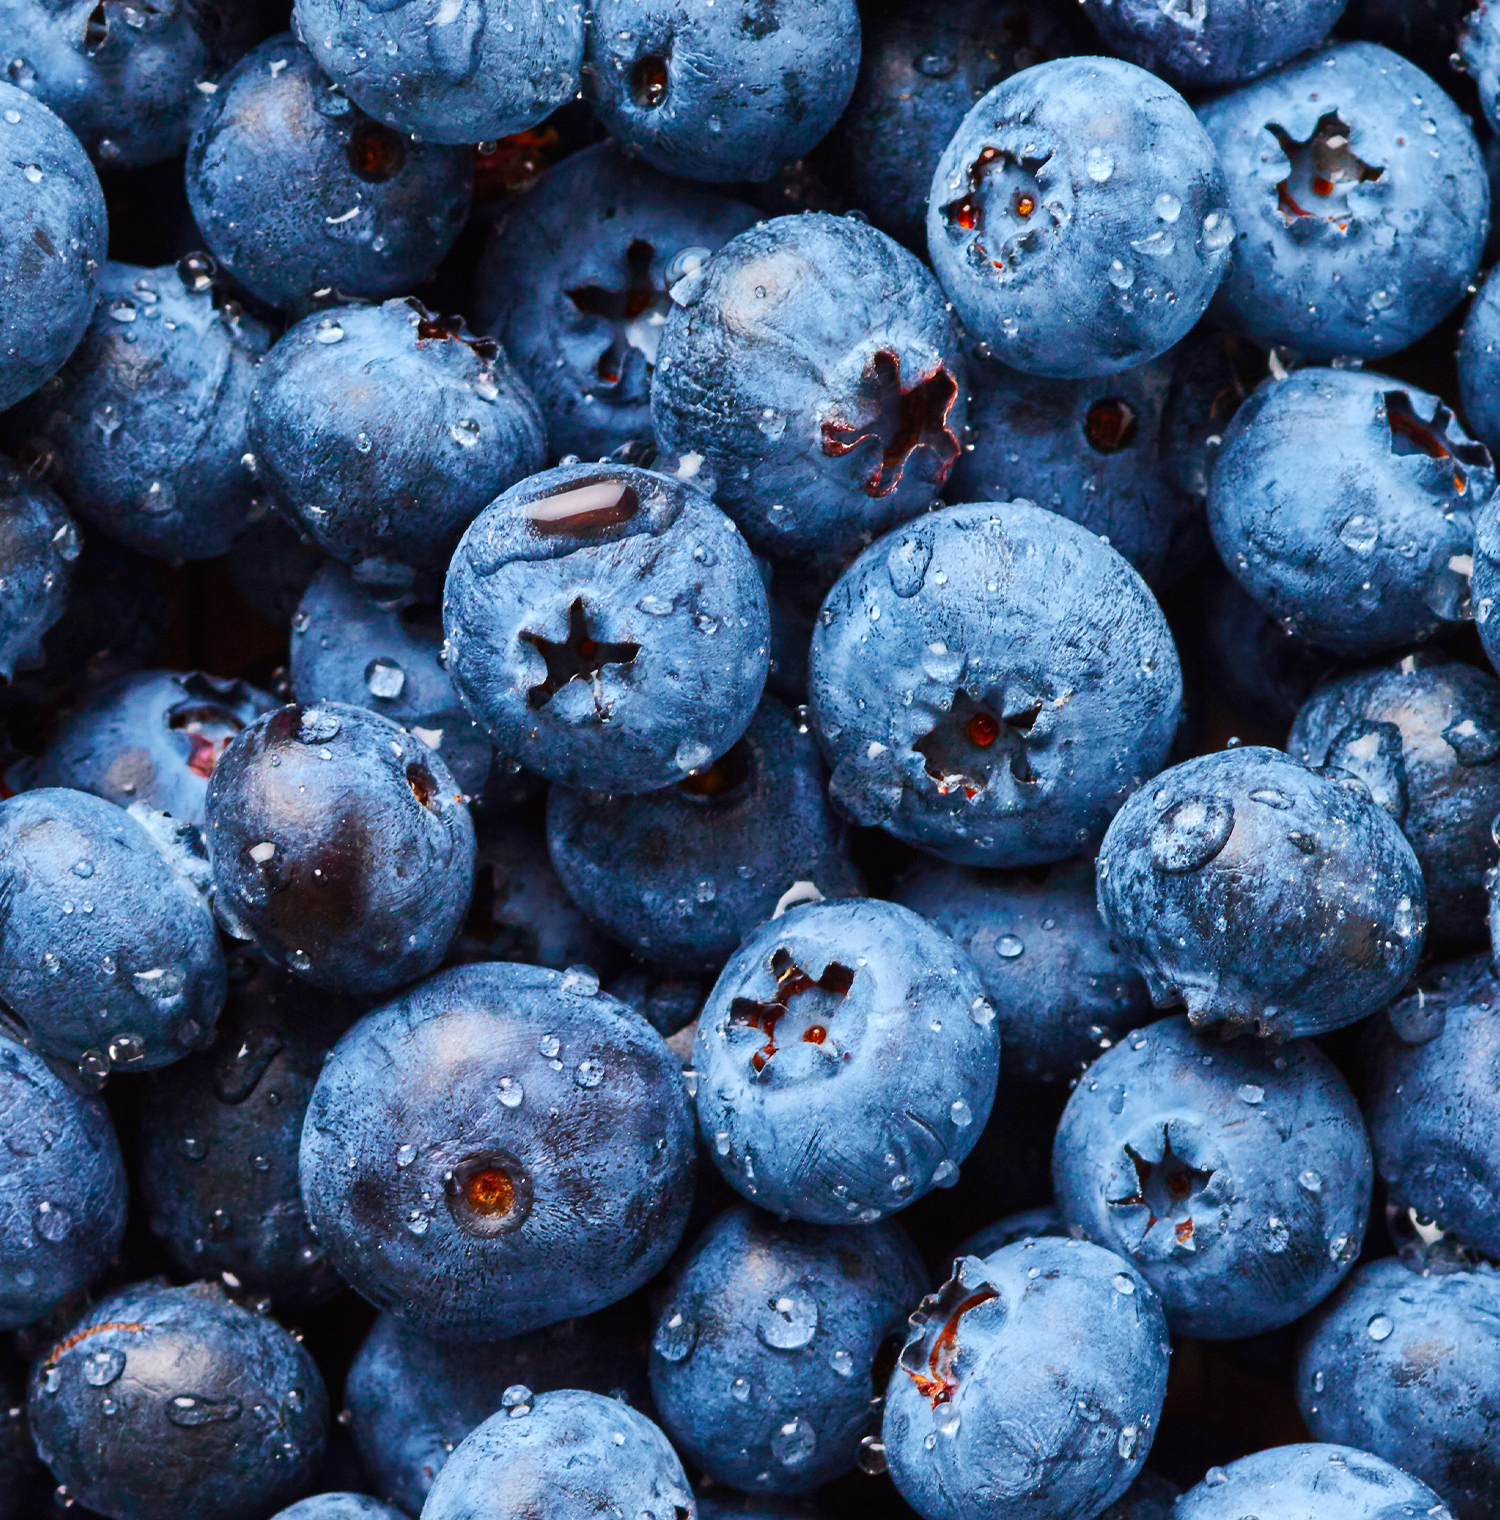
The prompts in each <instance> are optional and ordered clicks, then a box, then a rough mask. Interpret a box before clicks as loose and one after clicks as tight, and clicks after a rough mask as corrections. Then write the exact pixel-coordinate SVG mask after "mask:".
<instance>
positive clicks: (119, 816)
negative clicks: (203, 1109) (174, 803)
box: [0, 787, 225, 1077]
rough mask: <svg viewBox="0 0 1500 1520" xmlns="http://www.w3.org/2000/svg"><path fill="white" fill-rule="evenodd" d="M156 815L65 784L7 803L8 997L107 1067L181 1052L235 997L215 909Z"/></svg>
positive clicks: (45, 1046)
mask: <svg viewBox="0 0 1500 1520" xmlns="http://www.w3.org/2000/svg"><path fill="white" fill-rule="evenodd" d="M144 825H145V820H143V819H138V818H137V817H136V816H134V815H132V814H130V813H126V812H124V811H122V810H121V809H120V808H117V807H115V806H113V805H112V804H111V803H108V802H106V801H104V799H103V798H101V797H93V796H90V795H89V794H88V793H87V792H75V791H70V790H68V789H66V788H63V787H44V788H43V789H41V790H40V791H35V792H23V793H21V795H20V796H18V797H12V798H10V799H9V801H7V802H4V803H0V897H3V899H4V901H5V903H6V914H5V926H4V934H3V935H0V998H3V999H4V1001H5V1004H6V1006H7V1007H8V1008H9V1009H10V1010H11V1011H12V1012H13V1013H14V1014H15V1016H16V1017H17V1018H18V1019H19V1020H20V1021H21V1022H22V1023H23V1024H24V1026H25V1028H26V1030H27V1032H28V1033H29V1034H30V1035H31V1037H32V1038H33V1039H34V1040H35V1041H36V1043H37V1045H38V1047H39V1048H40V1049H42V1050H43V1051H45V1052H46V1053H47V1054H48V1055H53V1056H57V1057H59V1058H62V1059H65V1060H69V1061H78V1062H80V1063H81V1064H82V1066H83V1067H84V1069H85V1071H86V1073H87V1074H89V1075H91V1076H95V1077H98V1076H102V1075H103V1074H104V1073H105V1072H107V1071H108V1070H109V1068H110V1066H111V1065H112V1064H113V1065H118V1066H124V1067H128V1068H132V1069H135V1070H146V1069H149V1068H151V1067H156V1066H165V1065H166V1064H167V1063H168V1062H170V1061H176V1060H180V1059H181V1057H183V1056H184V1055H186V1054H187V1053H188V1051H190V1050H195V1049H199V1048H201V1047H202V1046H203V1045H204V1044H206V1043H207V1042H208V1040H210V1039H211V1038H212V1035H213V1027H214V1020H215V1019H216V1018H217V1017H218V1016H219V1010H220V1008H221V1007H222V1006H223V1004H224V991H225V973H224V957H223V955H222V953H221V952H220V950H219V943H218V939H217V937H216V936H215V933H214V924H213V917H212V915H211V914H210V913H209V911H208V907H207V905H206V904H205V903H204V901H203V898H202V897H201V896H200V895H199V891H198V888H197V886H196V885H195V884H194V882H193V881H192V880H190V879H189V878H188V877H187V876H186V875H184V874H182V873H181V872H180V870H179V868H178V865H177V863H176V862H174V861H173V860H171V859H169V857H168V856H167V854H166V853H165V852H164V850H163V849H162V848H161V847H160V846H159V844H158V842H157V837H156V835H155V834H154V833H153V832H152V831H150V830H148V828H147V827H145V826H144Z"/></svg>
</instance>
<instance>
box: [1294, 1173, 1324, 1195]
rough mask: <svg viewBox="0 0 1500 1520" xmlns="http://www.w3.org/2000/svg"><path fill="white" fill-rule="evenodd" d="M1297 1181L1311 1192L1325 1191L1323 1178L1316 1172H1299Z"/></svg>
mask: <svg viewBox="0 0 1500 1520" xmlns="http://www.w3.org/2000/svg"><path fill="white" fill-rule="evenodd" d="M1297 1181H1298V1182H1299V1183H1300V1184H1301V1186H1302V1187H1304V1188H1306V1189H1307V1191H1308V1192H1309V1193H1321V1192H1322V1191H1323V1179H1322V1178H1321V1177H1320V1176H1319V1175H1318V1174H1317V1173H1316V1172H1312V1171H1307V1172H1302V1173H1300V1174H1299V1176H1298V1178H1297Z"/></svg>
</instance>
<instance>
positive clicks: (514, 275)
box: [474, 143, 757, 459]
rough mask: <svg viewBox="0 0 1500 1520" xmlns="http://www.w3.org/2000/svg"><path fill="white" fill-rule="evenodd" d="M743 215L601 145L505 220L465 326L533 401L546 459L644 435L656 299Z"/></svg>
mask: <svg viewBox="0 0 1500 1520" xmlns="http://www.w3.org/2000/svg"><path fill="white" fill-rule="evenodd" d="M756 218H757V213H756V212H755V211H754V210H753V209H752V208H751V207H749V206H746V205H743V204H742V203H741V202H739V201H732V200H727V199H725V198H724V197H722V196H718V195H714V194H712V193H711V192H709V191H706V190H704V189H703V188H702V187H701V186H698V185H693V186H688V185H683V184H681V183H680V182H678V181H676V180H672V179H668V178H667V177H666V175H664V174H659V173H658V172H657V171H656V170H655V169H652V168H651V167H650V166H649V165H647V164H644V163H642V162H641V161H640V160H639V159H636V158H630V157H628V156H627V155H626V154H625V153H624V152H622V151H621V150H620V149H619V148H617V147H615V146H613V145H612V144H610V143H598V144H596V145H595V146H593V147H591V148H585V149H584V150H583V152H581V153H574V154H573V155H572V156H571V157H569V158H565V159H564V160H563V161H562V162H561V163H560V164H557V165H556V166H554V167H553V168H552V169H549V170H548V171H547V173H546V174H544V175H543V176H542V178H541V180H540V181H539V182H538V183H537V184H536V185H535V186H534V187H533V188H532V189H531V190H529V191H527V192H526V194H525V195H524V196H523V197H522V198H521V199H520V200H519V201H517V202H516V204H515V205H514V207H512V208H510V209H509V210H508V211H507V212H506V215H505V218H504V220H503V221H501V222H500V223H499V224H498V225H497V227H496V229H495V231H494V232H493V233H492V234H491V236H490V240H489V244H488V246H487V247H486V249H485V253H484V256H483V259H482V261H481V263H480V266H479V271H478V274H477V275H476V277H475V289H474V306H475V320H476V321H477V322H478V324H479V326H480V328H481V330H482V331H484V332H487V333H493V334H494V335H495V337H497V338H498V339H500V341H501V342H502V343H504V344H505V348H506V351H507V352H508V353H509V354H510V356H511V358H512V359H513V360H514V362H515V366H516V368H517V370H519V371H520V373H521V375H522V376H523V377H524V378H525V380H526V383H527V384H528V385H529V386H530V387H531V389H532V392H533V393H534V394H535V396H536V398H537V401H538V402H539V403H540V404H541V408H542V415H543V416H544V418H545V419H546V423H547V437H548V439H549V441H550V442H551V445H552V450H553V453H555V454H559V455H562V454H577V455H578V457H579V458H580V459H602V458H603V457H604V456H605V455H606V454H611V453H613V452H614V451H615V450H616V449H617V448H620V447H621V446H622V445H624V444H627V443H630V442H632V441H633V440H635V439H641V438H650V437H651V380H652V375H653V373H654V371H655V367H656V355H657V350H658V347H659V345H660V342H661V333H662V324H663V323H664V322H665V320H666V317H667V315H668V313H669V312H670V310H671V301H670V299H669V297H668V294H667V292H668V291H669V290H670V289H671V288H672V287H673V286H674V285H675V284H676V283H677V282H678V280H680V279H682V278H683V276H684V275H686V274H687V273H688V272H689V270H690V269H691V268H695V267H697V265H698V264H699V263H701V262H702V261H703V260H705V259H707V258H708V256H709V255H710V254H712V253H715V252H716V251H717V250H718V249H720V248H722V247H723V246H724V244H725V243H727V242H728V241H729V239H730V238H732V237H734V236H735V235H736V234H738V233H741V232H743V231H744V230H745V229H746V228H747V227H749V226H750V225H751V224H752V223H753V222H755V220H756ZM559 359H561V360H562V361H563V362H562V363H561V364H559V363H558V362H557V361H558V360H559Z"/></svg>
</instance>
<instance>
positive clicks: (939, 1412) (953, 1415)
mask: <svg viewBox="0 0 1500 1520" xmlns="http://www.w3.org/2000/svg"><path fill="white" fill-rule="evenodd" d="M932 1425H933V1429H934V1430H936V1431H937V1432H938V1434H939V1435H945V1436H956V1435H957V1434H958V1410H957V1409H955V1408H954V1406H953V1405H952V1404H951V1403H947V1402H945V1403H942V1404H938V1405H936V1406H935V1407H934V1408H933V1411H932Z"/></svg>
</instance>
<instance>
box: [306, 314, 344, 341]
mask: <svg viewBox="0 0 1500 1520" xmlns="http://www.w3.org/2000/svg"><path fill="white" fill-rule="evenodd" d="M313 337H315V338H316V339H317V340H318V342H319V343H342V342H343V341H344V329H343V328H342V327H340V326H339V324H338V323H337V322H336V321H335V320H334V319H333V318H332V317H324V318H323V320H322V321H321V322H319V323H318V325H317V327H316V328H315V329H314V331H313Z"/></svg>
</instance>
